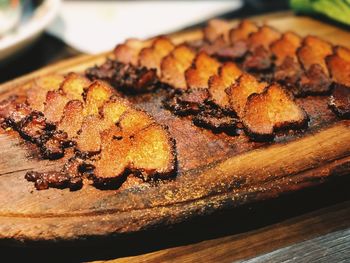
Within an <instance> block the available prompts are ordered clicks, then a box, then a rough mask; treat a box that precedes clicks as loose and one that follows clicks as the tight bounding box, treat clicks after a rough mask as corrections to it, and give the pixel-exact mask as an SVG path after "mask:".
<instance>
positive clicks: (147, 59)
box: [139, 37, 175, 76]
mask: <svg viewBox="0 0 350 263" xmlns="http://www.w3.org/2000/svg"><path fill="white" fill-rule="evenodd" d="M174 47H175V46H174V44H173V43H172V42H171V41H170V39H168V38H166V37H157V38H156V39H154V40H153V42H152V45H151V46H150V47H146V48H143V49H142V50H141V51H140V54H139V65H140V66H142V67H146V68H148V69H156V70H157V75H158V76H160V75H161V71H160V64H161V62H162V59H163V58H164V57H165V56H166V55H168V54H169V53H170V52H171V51H172V50H173V49H174Z"/></svg>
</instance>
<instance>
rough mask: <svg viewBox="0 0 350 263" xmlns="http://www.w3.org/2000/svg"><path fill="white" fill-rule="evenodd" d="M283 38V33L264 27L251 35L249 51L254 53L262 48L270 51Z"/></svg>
mask: <svg viewBox="0 0 350 263" xmlns="http://www.w3.org/2000/svg"><path fill="white" fill-rule="evenodd" d="M280 37H281V33H280V32H279V31H277V30H276V29H274V28H272V27H270V26H266V25H265V26H262V27H260V28H259V30H258V31H256V32H253V33H251V34H250V35H249V38H248V40H247V41H248V45H249V50H250V51H254V50H255V49H256V48H258V47H260V46H262V47H264V48H265V49H266V50H269V49H270V45H271V44H272V43H273V42H275V41H276V40H278V39H279V38H280Z"/></svg>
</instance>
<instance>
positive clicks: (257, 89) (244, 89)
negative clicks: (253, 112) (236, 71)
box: [226, 73, 268, 118]
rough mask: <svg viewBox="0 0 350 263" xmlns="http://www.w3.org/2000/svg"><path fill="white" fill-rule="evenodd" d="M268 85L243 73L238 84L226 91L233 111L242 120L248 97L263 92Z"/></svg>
mask: <svg viewBox="0 0 350 263" xmlns="http://www.w3.org/2000/svg"><path fill="white" fill-rule="evenodd" d="M267 85H268V84H267V83H266V82H258V81H257V79H256V78H254V77H253V76H252V75H249V74H247V73H243V74H242V76H240V77H239V78H238V80H237V82H236V83H235V84H233V85H232V86H230V87H229V88H228V89H227V90H226V92H227V95H228V98H229V102H230V107H231V109H232V111H234V112H236V114H237V116H238V117H240V118H242V116H243V112H244V107H245V105H246V102H247V100H248V97H249V96H250V95H251V94H254V93H261V92H263V91H264V89H265V87H266V86H267Z"/></svg>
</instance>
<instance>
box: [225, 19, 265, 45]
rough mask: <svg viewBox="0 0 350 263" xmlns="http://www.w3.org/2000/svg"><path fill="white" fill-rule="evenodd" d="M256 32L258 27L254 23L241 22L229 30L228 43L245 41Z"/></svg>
mask: <svg viewBox="0 0 350 263" xmlns="http://www.w3.org/2000/svg"><path fill="white" fill-rule="evenodd" d="M258 30H259V27H258V26H257V25H256V24H255V23H254V22H252V21H249V20H242V21H241V22H240V23H239V24H238V26H237V27H235V28H232V29H231V30H230V32H229V37H230V41H231V43H232V44H235V43H236V42H238V41H242V40H247V39H248V37H249V35H250V34H252V33H254V32H256V31H258Z"/></svg>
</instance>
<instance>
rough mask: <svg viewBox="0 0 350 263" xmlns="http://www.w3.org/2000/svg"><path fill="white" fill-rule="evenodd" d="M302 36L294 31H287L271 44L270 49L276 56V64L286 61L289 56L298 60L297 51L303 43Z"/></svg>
mask: <svg viewBox="0 0 350 263" xmlns="http://www.w3.org/2000/svg"><path fill="white" fill-rule="evenodd" d="M301 41H302V39H301V37H300V36H298V35H297V34H295V33H293V32H286V33H283V34H282V37H281V38H280V39H278V40H276V41H275V42H273V43H272V44H271V46H270V50H271V52H272V54H273V55H274V57H275V65H276V66H279V65H281V64H283V63H284V61H285V59H286V58H287V57H289V58H292V59H293V60H294V59H295V60H297V57H296V51H297V49H298V47H299V46H300V45H301Z"/></svg>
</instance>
